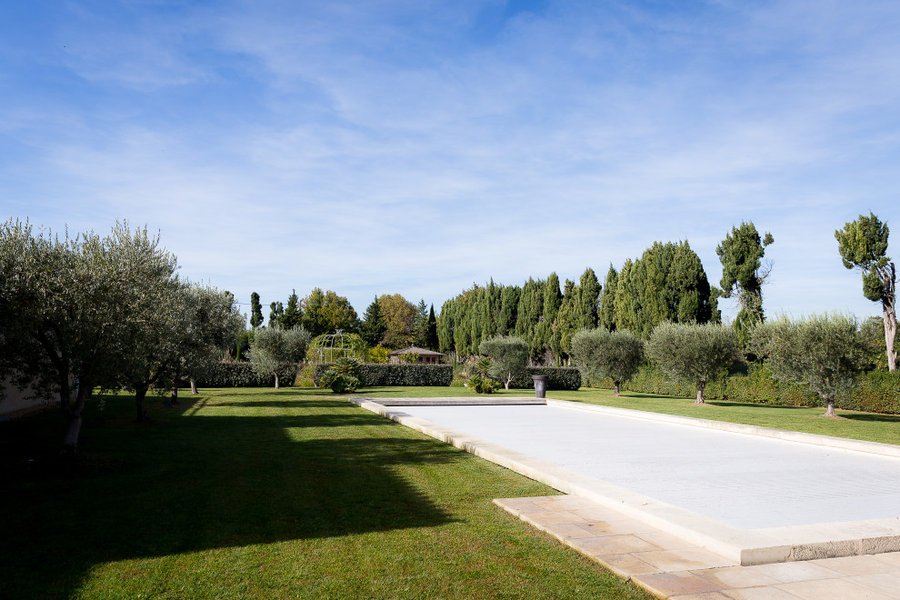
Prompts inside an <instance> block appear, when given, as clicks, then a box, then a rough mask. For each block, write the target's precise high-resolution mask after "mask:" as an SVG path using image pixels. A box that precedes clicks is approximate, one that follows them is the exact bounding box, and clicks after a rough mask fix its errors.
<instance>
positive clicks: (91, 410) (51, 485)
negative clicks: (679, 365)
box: [0, 388, 649, 599]
mask: <svg viewBox="0 0 900 600" xmlns="http://www.w3.org/2000/svg"><path fill="white" fill-rule="evenodd" d="M429 391H432V392H435V393H437V392H438V391H440V390H437V389H435V388H431V389H430V390H429ZM369 392H374V393H377V394H382V395H384V394H397V393H399V392H397V391H392V390H390V389H380V390H366V393H367V394H368V393H369ZM408 392H412V393H411V394H409V395H421V394H422V393H423V392H422V388H418V389H415V390H409V389H406V390H403V391H402V393H404V394H407V393H408ZM460 393H466V392H465V390H460V389H458V388H442V395H456V394H460ZM517 393H520V394H521V393H523V392H517ZM373 395H374V394H373ZM182 399H183V401H184V404H183V406H181V407H179V408H171V409H170V408H165V407H163V406H161V405H160V403H159V401H158V400H153V401H151V402H150V407H149V408H150V416H151V419H152V420H151V422H150V423H147V424H138V423H135V422H134V421H133V412H134V411H133V407H132V399H131V398H130V397H128V396H124V395H123V396H115V397H109V398H106V399H105V400H104V401H103V402H102V403H96V402H95V403H91V404H90V405H89V407H88V410H87V415H86V419H85V425H84V429H83V431H82V440H81V453H80V456H79V457H78V459H77V461H76V462H75V463H74V464H72V465H62V464H60V463H59V461H58V459H57V457H56V454H55V450H56V448H58V445H59V441H60V438H61V433H62V423H61V418H60V417H59V416H58V415H57V414H56V413H49V414H44V415H40V416H37V417H32V418H27V419H22V420H18V421H13V422H4V423H0V481H2V487H0V490H2V493H0V515H2V517H0V539H2V551H0V598H4V599H12V598H123V599H124V598H129V599H131V598H190V599H195V598H197V599H199V598H221V599H225V598H353V599H356V598H460V599H462V598H466V599H469V598H523V597H527V598H612V599H622V598H644V599H646V598H649V596H647V595H646V594H645V593H644V592H642V591H641V590H639V589H637V588H636V587H635V586H633V585H631V584H629V583H626V582H624V581H623V580H621V579H618V578H616V577H614V576H612V575H610V574H609V573H607V572H605V571H604V570H602V569H601V568H600V567H598V566H597V565H596V564H595V563H593V562H591V561H589V560H588V559H586V558H583V557H581V556H580V555H578V554H576V553H575V552H574V551H571V550H569V549H567V548H565V547H563V546H562V545H561V544H559V543H558V542H556V541H555V540H552V539H550V538H548V537H547V536H544V535H542V534H540V533H537V532H535V531H534V530H532V529H531V528H530V527H529V526H527V525H525V524H524V523H522V522H520V521H518V520H516V519H514V518H512V517H510V516H509V515H507V514H506V513H504V512H503V511H501V510H500V509H498V508H497V507H495V506H494V505H492V504H491V500H492V499H493V498H497V497H511V496H524V495H543V494H551V493H553V490H551V489H550V488H548V487H546V486H544V485H541V484H539V483H536V482H534V481H531V480H528V479H526V478H524V477H521V476H519V475H517V474H515V473H512V472H510V471H508V470H505V469H502V468H500V467H497V466H496V465H493V464H491V463H489V462H486V461H483V460H481V459H479V458H476V457H474V456H472V455H470V454H467V453H465V452H462V451H459V450H456V449H454V448H452V447H450V446H447V445H445V444H442V443H439V442H436V441H434V440H432V439H430V438H427V437H424V436H422V435H420V434H417V433H415V432H413V431H411V430H409V429H407V428H405V427H402V426H400V425H397V424H395V423H392V422H391V421H388V420H386V419H383V418H381V417H378V416H375V415H373V414H371V413H369V412H366V411H364V410H361V409H358V408H356V407H353V406H351V405H349V404H348V403H347V402H346V401H345V400H344V399H342V398H340V397H335V396H334V395H332V394H325V395H323V394H320V393H319V392H318V391H317V390H306V389H296V388H288V389H282V390H278V391H276V390H251V389H238V390H213V391H203V393H202V395H201V396H200V397H199V398H198V397H195V399H192V398H191V397H190V396H189V395H186V394H185V395H183V396H182Z"/></svg>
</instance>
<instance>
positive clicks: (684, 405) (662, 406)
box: [548, 388, 900, 444]
mask: <svg viewBox="0 0 900 600" xmlns="http://www.w3.org/2000/svg"><path fill="white" fill-rule="evenodd" d="M548 396H550V397H552V398H556V399H559V400H571V401H574V402H588V403H591V404H602V405H604V406H616V407H619V408H631V409H635V410H644V411H649V412H657V413H665V414H670V415H680V416H685V417H697V418H700V419H710V420H714V421H727V422H729V423H743V424H746V425H757V426H760V427H772V428H775V429H787V430H790V431H802V432H805V433H816V434H820V435H831V436H835V437H845V438H851V439H857V440H865V441H870V442H881V443H885V444H900V415H882V414H875V413H864V412H856V411H850V410H837V411H836V412H837V414H838V417H840V418H838V419H828V418H825V417H823V416H822V415H823V414H824V411H825V409H824V408H821V407H812V408H810V407H801V406H770V405H766V404H744V403H739V402H727V401H719V400H714V401H711V402H710V401H707V403H706V404H703V405H696V404H694V400H693V399H692V398H673V397H671V396H655V395H653V394H640V393H631V392H623V393H622V396H621V397H620V398H616V396H615V395H614V394H613V391H612V390H605V389H586V388H582V389H580V390H578V391H553V392H549V393H548Z"/></svg>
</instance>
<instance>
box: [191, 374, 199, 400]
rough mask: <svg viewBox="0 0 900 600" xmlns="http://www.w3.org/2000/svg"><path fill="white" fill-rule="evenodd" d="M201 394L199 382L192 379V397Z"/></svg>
mask: <svg viewBox="0 0 900 600" xmlns="http://www.w3.org/2000/svg"><path fill="white" fill-rule="evenodd" d="M198 394H200V392H198V391H197V381H196V380H195V379H194V378H193V377H191V396H197V395H198Z"/></svg>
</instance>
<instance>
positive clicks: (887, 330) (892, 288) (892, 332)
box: [881, 263, 897, 371]
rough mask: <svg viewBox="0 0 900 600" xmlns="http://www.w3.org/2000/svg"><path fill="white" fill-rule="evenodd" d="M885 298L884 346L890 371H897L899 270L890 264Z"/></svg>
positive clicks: (883, 304)
mask: <svg viewBox="0 0 900 600" xmlns="http://www.w3.org/2000/svg"><path fill="white" fill-rule="evenodd" d="M883 280H884V296H883V297H882V298H881V309H882V313H883V314H882V317H883V319H884V345H885V348H886V349H887V364H888V371H895V370H897V351H896V350H894V338H895V337H896V335H897V305H896V302H897V293H896V292H897V270H896V269H895V268H894V263H891V264H890V272H889V273H888V272H887V270H885V274H884V277H883Z"/></svg>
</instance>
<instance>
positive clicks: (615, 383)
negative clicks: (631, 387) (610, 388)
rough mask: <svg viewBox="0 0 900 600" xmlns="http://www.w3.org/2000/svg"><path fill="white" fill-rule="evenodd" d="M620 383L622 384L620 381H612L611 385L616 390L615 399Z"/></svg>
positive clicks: (617, 395)
mask: <svg viewBox="0 0 900 600" xmlns="http://www.w3.org/2000/svg"><path fill="white" fill-rule="evenodd" d="M620 383H622V382H621V381H613V385H614V386H615V388H616V397H617V398H618V397H619V384H620Z"/></svg>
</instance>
